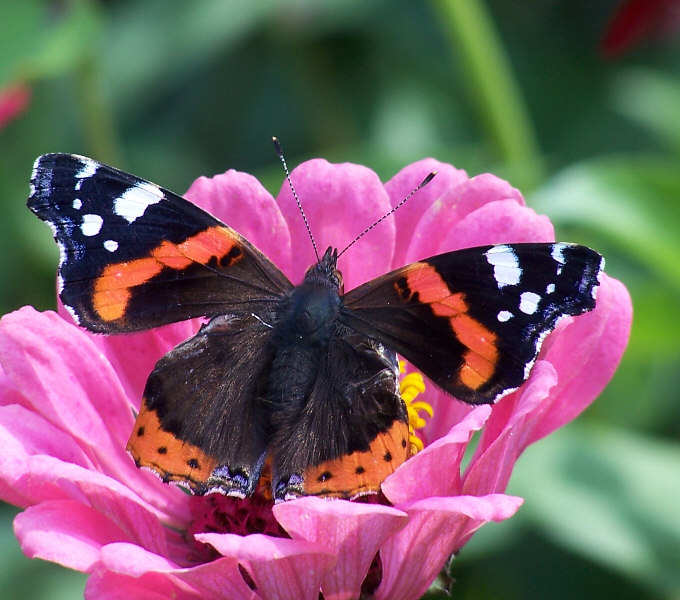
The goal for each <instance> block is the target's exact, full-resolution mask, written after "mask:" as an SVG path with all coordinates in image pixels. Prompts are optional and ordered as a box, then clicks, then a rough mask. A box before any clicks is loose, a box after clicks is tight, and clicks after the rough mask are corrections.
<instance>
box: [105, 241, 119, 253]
mask: <svg viewBox="0 0 680 600" xmlns="http://www.w3.org/2000/svg"><path fill="white" fill-rule="evenodd" d="M104 248H106V249H107V250H108V251H109V252H115V251H116V250H118V242H117V241H116V240H106V241H105V242H104Z"/></svg>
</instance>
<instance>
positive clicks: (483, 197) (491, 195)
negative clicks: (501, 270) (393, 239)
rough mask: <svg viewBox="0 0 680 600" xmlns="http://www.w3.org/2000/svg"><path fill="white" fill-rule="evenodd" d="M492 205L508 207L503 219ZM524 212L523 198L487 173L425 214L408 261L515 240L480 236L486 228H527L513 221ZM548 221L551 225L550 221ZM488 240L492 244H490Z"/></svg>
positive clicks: (421, 219) (439, 202)
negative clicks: (495, 223) (469, 230)
mask: <svg viewBox="0 0 680 600" xmlns="http://www.w3.org/2000/svg"><path fill="white" fill-rule="evenodd" d="M435 179H436V178H435ZM433 183H434V181H433ZM425 189H427V188H425ZM489 204H493V205H494V206H500V205H503V206H505V207H506V208H505V209H504V211H505V213H506V214H505V215H503V216H501V215H498V214H496V210H497V209H496V210H494V208H492V209H489V208H488V205H489ZM523 209H525V207H524V200H523V199H522V196H521V195H520V193H519V192H518V191H517V190H516V189H515V188H513V187H511V186H510V185H509V184H508V183H507V182H505V181H503V180H502V179H499V178H498V177H495V176H493V175H488V174H487V175H479V176H477V177H474V178H472V179H470V180H468V181H466V182H464V183H463V184H462V185H460V186H459V187H458V188H457V189H455V190H451V192H450V194H449V195H446V196H443V197H441V198H439V199H438V201H437V202H435V203H433V204H431V205H430V207H429V208H428V210H427V211H425V212H424V213H423V215H422V217H421V218H420V220H419V221H418V225H417V228H416V233H415V234H414V236H413V238H412V240H411V243H410V245H409V248H408V250H407V251H406V262H413V261H416V260H421V259H423V258H427V257H429V256H433V255H435V254H441V253H442V252H450V251H451V250H458V249H460V248H470V247H474V246H480V245H483V244H486V243H500V242H511V241H515V240H512V239H500V238H493V237H491V236H489V237H486V238H481V237H479V236H480V234H481V235H482V236H488V233H487V231H486V228H487V227H489V228H491V229H494V230H495V231H498V230H501V231H504V229H503V226H505V227H508V228H522V227H526V225H523V224H522V223H523V221H522V220H520V221H519V222H515V221H514V220H515V219H517V215H521V217H520V219H523V218H524V215H525V213H524V211H523ZM532 213H533V211H528V213H527V216H528V215H531V214H532ZM499 221H500V224H499V225H495V226H494V225H493V223H494V222H499ZM545 221H546V222H547V223H548V224H549V221H547V219H545ZM463 223H465V225H464V224H463ZM467 227H474V229H475V232H474V234H471V233H469V232H468V231H467ZM454 231H455V233H454ZM508 234H509V235H510V234H512V231H511V230H510V231H509V232H508ZM489 238H490V241H487V240H489ZM517 241H519V240H517Z"/></svg>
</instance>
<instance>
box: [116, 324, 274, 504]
mask: <svg viewBox="0 0 680 600" xmlns="http://www.w3.org/2000/svg"><path fill="white" fill-rule="evenodd" d="M270 335H271V329H270V328H269V327H268V326H266V325H265V324H264V323H263V321H262V320H260V319H258V318H255V317H253V316H249V317H226V316H218V317H215V318H214V319H212V320H211V321H210V323H208V324H207V325H204V326H203V327H202V328H201V330H200V331H199V332H198V333H197V334H196V335H195V336H194V337H192V338H190V339H189V340H187V341H186V342H184V343H182V344H180V345H179V346H177V347H176V348H175V349H174V350H172V351H171V352H170V353H168V354H166V355H165V356H164V357H163V358H161V359H160V360H159V361H158V363H157V365H156V368H155V369H154V371H153V372H152V373H151V375H150V376H149V379H148V381H147V384H146V389H145V391H144V403H143V406H142V411H141V412H140V415H139V416H138V418H137V423H136V424H135V429H134V431H133V432H132V435H131V436H130V440H129V442H128V450H130V452H131V453H132V455H133V457H134V458H135V460H136V461H137V463H138V464H140V465H141V466H146V467H149V468H152V469H153V470H155V471H157V472H158V473H160V474H161V476H162V477H164V478H165V479H170V480H173V481H177V482H180V483H186V484H187V485H189V487H191V488H192V489H193V490H194V491H195V492H198V493H205V492H208V491H211V490H217V489H219V490H220V491H222V492H223V493H226V494H229V495H234V496H239V497H244V496H246V495H248V494H251V493H252V492H253V490H254V489H255V485H256V484H257V481H258V479H259V477H260V469H261V468H262V464H263V461H264V455H265V453H266V451H267V448H268V445H269V437H268V435H269V434H268V431H269V426H268V420H269V414H270V411H269V407H267V406H266V404H265V403H264V401H263V399H262V390H261V386H262V382H263V381H264V379H265V378H266V372H267V366H268V364H269V362H270V361H271V348H269V346H268V340H269V337H270ZM140 427H142V428H143V429H142V430H141V435H140ZM173 440H174V442H173Z"/></svg>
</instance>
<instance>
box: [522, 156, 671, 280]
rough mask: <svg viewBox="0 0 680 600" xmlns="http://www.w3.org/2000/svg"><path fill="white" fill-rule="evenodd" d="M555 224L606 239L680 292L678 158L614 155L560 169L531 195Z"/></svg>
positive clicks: (532, 204) (533, 202)
mask: <svg viewBox="0 0 680 600" xmlns="http://www.w3.org/2000/svg"><path fill="white" fill-rule="evenodd" d="M528 202H529V204H530V205H531V206H532V207H533V208H535V209H536V210H537V211H539V212H542V213H545V214H547V215H548V216H549V217H550V218H551V219H552V220H553V222H555V224H556V225H577V226H579V227H585V228H589V229H591V230H594V231H596V232H598V233H599V234H601V235H604V236H606V237H607V238H608V239H609V240H610V241H611V242H612V243H613V244H616V245H617V246H618V248H619V249H620V250H621V252H622V253H624V254H626V255H627V256H628V257H629V259H630V260H631V261H633V262H636V263H638V264H643V265H645V267H646V268H648V269H649V270H651V271H653V272H656V273H657V274H658V276H659V278H660V279H661V280H665V281H668V282H669V283H670V284H672V285H673V286H674V287H675V288H676V289H677V290H680V261H679V260H678V257H679V256H680V235H678V232H680V211H678V206H680V169H679V168H678V164H677V162H676V161H674V160H665V159H661V158H659V159H653V158H639V159H635V158H628V157H612V158H602V159H593V160H590V161H587V162H582V163H580V164H577V165H575V166H572V167H568V168H566V169H564V170H563V171H560V172H559V173H558V174H557V175H556V176H554V177H552V178H551V179H550V180H549V181H548V182H547V183H546V184H545V185H544V186H542V187H541V189H540V190H538V191H537V192H535V193H533V194H531V195H530V196H529V197H528Z"/></svg>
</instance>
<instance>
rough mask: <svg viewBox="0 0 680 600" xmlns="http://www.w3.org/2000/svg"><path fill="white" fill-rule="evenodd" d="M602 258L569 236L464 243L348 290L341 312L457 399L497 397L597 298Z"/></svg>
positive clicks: (474, 401)
mask: <svg viewBox="0 0 680 600" xmlns="http://www.w3.org/2000/svg"><path fill="white" fill-rule="evenodd" d="M603 263H604V261H603V259H602V257H601V256H600V255H599V254H598V253H597V252H595V251H593V250H591V249H589V248H586V247H584V246H577V245H573V244H564V243H555V244H504V245H498V246H484V247H479V248H469V249H465V250H459V251H455V252H450V253H447V254H441V255H438V256H434V257H432V258H429V259H426V260H423V261H420V262H418V263H414V264H411V265H408V266H406V267H403V268H401V269H397V270H396V271H393V272H391V273H389V274H387V275H384V276H382V277H379V278H377V279H375V280H373V281H370V282H368V283H366V284H364V285H362V286H360V287H358V288H356V289H354V290H352V291H350V292H349V293H348V294H346V295H345V296H344V298H343V300H344V308H343V312H342V317H341V318H342V321H343V322H344V323H346V324H347V325H348V326H350V327H352V328H353V329H354V330H355V331H359V332H361V333H363V334H364V335H369V336H372V337H375V338H376V339H378V340H380V341H381V342H383V343H384V344H385V345H387V346H388V347H390V348H392V349H394V350H395V351H397V352H398V353H399V354H401V355H402V356H403V357H405V358H406V359H408V360H409V361H411V362H412V363H413V364H414V365H415V366H416V367H418V368H419V369H420V370H422V371H423V373H425V375H427V376H428V377H429V378H430V379H432V380H433V381H434V382H435V383H436V384H438V385H439V386H441V387H442V388H443V389H444V390H446V391H447V392H449V393H450V394H452V395H453V396H455V397H457V398H459V399H460V400H464V401H465V402H469V403H472V404H481V403H491V402H495V401H496V400H498V399H499V398H500V397H502V396H503V395H505V394H507V393H508V392H510V391H512V390H514V389H516V388H517V387H518V386H519V385H521V384H522V382H524V381H525V380H526V378H527V377H528V376H529V371H530V369H531V367H532V365H533V363H534V361H535V359H536V356H537V354H538V351H539V349H540V346H541V342H542V341H543V339H544V337H545V336H546V334H547V333H548V332H550V331H551V330H552V329H554V327H555V325H556V324H557V322H558V320H559V319H560V318H562V317H565V316H568V315H579V314H581V313H583V312H586V311H589V310H592V309H593V308H594V307H595V292H596V289H597V287H598V275H599V273H600V270H601V268H602V267H603Z"/></svg>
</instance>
